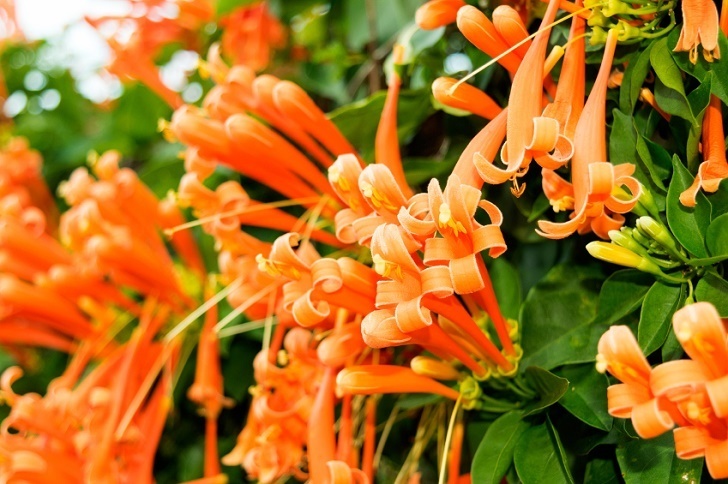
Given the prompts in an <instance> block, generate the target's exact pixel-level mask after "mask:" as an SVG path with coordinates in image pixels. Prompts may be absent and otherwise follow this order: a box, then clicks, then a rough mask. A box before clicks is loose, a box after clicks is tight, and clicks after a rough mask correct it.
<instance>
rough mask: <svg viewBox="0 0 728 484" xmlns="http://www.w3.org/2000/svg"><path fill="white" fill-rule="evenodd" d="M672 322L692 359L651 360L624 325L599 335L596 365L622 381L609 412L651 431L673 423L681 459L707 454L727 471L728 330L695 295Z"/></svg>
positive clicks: (719, 474) (611, 393)
mask: <svg viewBox="0 0 728 484" xmlns="http://www.w3.org/2000/svg"><path fill="white" fill-rule="evenodd" d="M672 326H673V329H674V331H675V335H676V336H677V340H678V341H679V342H680V345H682V347H683V349H684V350H685V353H687V355H688V356H689V359H683V360H674V361H668V362H665V363H662V364H660V365H657V366H655V367H654V368H651V367H650V365H649V363H648V362H647V359H646V358H645V356H644V355H643V354H642V350H640V347H639V345H638V344H637V341H636V340H635V337H634V336H633V335H632V332H631V331H630V330H629V328H627V327H626V326H613V327H612V328H610V329H609V331H607V332H606V333H605V334H604V335H603V336H602V338H601V339H600V340H599V354H598V355H597V370H599V371H600V372H605V371H608V372H609V373H611V374H612V375H613V376H614V377H615V378H616V379H617V380H619V381H620V382H622V383H619V384H616V385H612V386H610V387H609V390H608V392H607V398H608V405H609V414H610V415H612V416H614V417H618V418H629V419H631V420H632V424H633V425H634V428H635V430H636V431H637V434H638V435H639V436H640V437H642V438H644V439H649V438H653V437H657V436H659V435H661V434H663V433H665V432H667V431H669V430H672V429H673V428H674V427H677V428H675V429H674V431H673V435H674V437H675V451H676V452H677V456H678V457H679V458H681V459H696V458H699V457H705V462H706V464H707V466H708V471H709V472H710V475H711V476H712V477H713V478H714V479H725V478H726V477H728V460H726V455H728V454H726V449H728V436H726V420H725V418H726V416H728V394H727V393H726V382H728V339H727V338H728V335H727V334H726V329H725V323H724V322H723V321H722V320H721V319H720V317H719V316H718V313H717V311H716V310H715V307H713V306H712V305H711V304H709V303H695V304H691V305H689V306H686V307H684V308H682V309H680V310H679V311H677V312H676V313H675V315H674V316H673V318H672Z"/></svg>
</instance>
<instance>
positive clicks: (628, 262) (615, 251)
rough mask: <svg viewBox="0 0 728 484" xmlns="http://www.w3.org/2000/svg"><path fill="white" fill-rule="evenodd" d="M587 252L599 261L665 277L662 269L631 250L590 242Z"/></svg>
mask: <svg viewBox="0 0 728 484" xmlns="http://www.w3.org/2000/svg"><path fill="white" fill-rule="evenodd" d="M586 250H587V251H589V253H590V254H591V255H592V256H593V257H596V258H597V259H600V260H603V261H605V262H611V263H612V264H618V265H620V266H624V267H633V268H635V269H639V270H640V271H643V272H648V273H650V274H654V275H656V276H664V274H663V273H662V271H661V270H660V268H659V267H658V266H657V264H655V263H654V262H652V261H651V260H649V259H645V258H643V257H642V256H640V255H639V254H635V253H634V252H632V251H631V250H629V249H627V248H624V247H620V246H618V245H616V244H610V243H608V242H590V243H588V244H587V245H586Z"/></svg>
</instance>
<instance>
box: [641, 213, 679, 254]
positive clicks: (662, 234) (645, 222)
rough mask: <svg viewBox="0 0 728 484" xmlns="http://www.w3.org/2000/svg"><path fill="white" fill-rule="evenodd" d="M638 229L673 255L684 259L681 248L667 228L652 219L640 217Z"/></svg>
mask: <svg viewBox="0 0 728 484" xmlns="http://www.w3.org/2000/svg"><path fill="white" fill-rule="evenodd" d="M637 228H638V229H639V230H640V231H641V232H642V233H644V234H646V235H648V236H649V237H650V238H651V239H653V240H654V241H655V242H657V243H658V244H660V245H661V246H662V247H664V248H665V249H666V250H667V251H668V252H669V253H670V254H671V255H674V256H675V257H677V258H678V259H681V258H682V255H681V254H680V248H679V247H678V245H677V242H675V239H673V238H672V234H670V232H669V231H668V230H667V229H665V227H664V226H663V225H662V224H660V223H659V222H657V221H656V220H655V219H653V218H652V217H640V218H638V219H637Z"/></svg>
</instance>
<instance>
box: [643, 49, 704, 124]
mask: <svg viewBox="0 0 728 484" xmlns="http://www.w3.org/2000/svg"><path fill="white" fill-rule="evenodd" d="M650 64H652V68H653V69H654V70H655V74H656V75H657V80H656V81H655V100H656V101H657V104H658V105H659V106H660V107H661V108H662V109H663V110H664V111H665V112H667V113H670V114H674V115H675V116H679V117H681V118H683V119H686V120H688V121H690V122H691V123H692V124H697V122H696V120H695V116H694V115H693V113H692V111H691V110H690V104H689V103H688V98H687V95H686V94H685V87H684V86H683V81H682V75H681V73H680V69H679V68H678V67H677V64H676V63H675V61H674V60H673V58H672V56H671V55H670V50H669V49H668V47H667V39H666V38H663V39H660V40H658V41H657V42H655V43H654V44H653V47H652V50H651V51H650Z"/></svg>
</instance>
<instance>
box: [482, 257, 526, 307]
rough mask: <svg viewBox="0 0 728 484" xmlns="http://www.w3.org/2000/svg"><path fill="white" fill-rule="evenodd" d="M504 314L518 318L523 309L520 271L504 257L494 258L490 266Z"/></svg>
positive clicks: (489, 269) (491, 276) (496, 293)
mask: <svg viewBox="0 0 728 484" xmlns="http://www.w3.org/2000/svg"><path fill="white" fill-rule="evenodd" d="M488 271H489V273H490V278H491V279H492V280H493V288H494V289H495V295H496V297H497V298H498V306H500V308H501V311H502V312H503V315H504V316H505V317H507V318H511V319H517V318H518V311H519V310H520V309H521V301H522V299H523V298H522V297H521V279H520V277H519V276H518V271H517V270H516V268H515V267H513V265H512V264H511V263H510V262H508V261H507V260H505V259H504V258H502V257H501V258H498V259H494V260H493V262H492V263H491V264H490V267H489V268H488Z"/></svg>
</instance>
